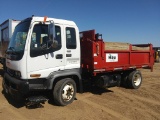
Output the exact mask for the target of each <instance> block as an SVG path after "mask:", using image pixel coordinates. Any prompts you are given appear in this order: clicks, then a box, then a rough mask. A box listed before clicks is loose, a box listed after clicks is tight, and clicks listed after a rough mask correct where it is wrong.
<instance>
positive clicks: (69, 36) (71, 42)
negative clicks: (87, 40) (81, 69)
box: [66, 27, 77, 49]
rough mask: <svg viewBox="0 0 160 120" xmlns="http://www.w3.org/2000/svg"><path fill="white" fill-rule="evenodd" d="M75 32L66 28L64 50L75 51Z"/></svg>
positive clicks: (73, 29)
mask: <svg viewBox="0 0 160 120" xmlns="http://www.w3.org/2000/svg"><path fill="white" fill-rule="evenodd" d="M76 47H77V44H76V31H75V28H71V27H66V48H67V49H76Z"/></svg>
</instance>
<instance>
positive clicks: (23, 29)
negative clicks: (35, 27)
mask: <svg viewBox="0 0 160 120" xmlns="http://www.w3.org/2000/svg"><path fill="white" fill-rule="evenodd" d="M30 22H31V21H30V20H27V21H23V22H21V23H20V24H18V25H17V26H16V28H15V30H14V33H13V35H12V38H11V41H10V43H9V46H8V49H7V52H6V54H7V56H8V55H9V54H10V55H16V56H15V58H14V60H20V59H21V58H22V56H23V53H24V48H25V44H26V39H27V35H28V30H29V26H30ZM7 58H8V57H7ZM10 59H12V58H10Z"/></svg>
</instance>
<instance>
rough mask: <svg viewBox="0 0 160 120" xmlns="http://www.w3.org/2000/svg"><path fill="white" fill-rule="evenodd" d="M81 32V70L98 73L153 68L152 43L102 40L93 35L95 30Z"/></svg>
mask: <svg viewBox="0 0 160 120" xmlns="http://www.w3.org/2000/svg"><path fill="white" fill-rule="evenodd" d="M81 34H83V35H81V36H82V38H81V59H82V61H81V62H82V69H83V70H87V71H89V72H91V73H98V72H110V71H117V70H129V69H136V68H143V67H149V68H151V69H152V68H153V64H154V56H153V51H152V44H144V45H131V44H129V43H115V42H103V40H102V39H97V37H95V36H96V34H95V30H91V31H84V32H82V33H81ZM89 34H90V35H89Z"/></svg>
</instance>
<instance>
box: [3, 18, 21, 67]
mask: <svg viewBox="0 0 160 120" xmlns="http://www.w3.org/2000/svg"><path fill="white" fill-rule="evenodd" d="M19 22H20V21H19V20H14V19H8V20H6V21H4V22H3V23H2V24H0V62H1V63H2V64H3V67H4V68H5V52H6V50H7V48H8V44H9V41H10V40H11V37H12V34H13V32H14V29H15V27H16V25H17V24H18V23H19Z"/></svg>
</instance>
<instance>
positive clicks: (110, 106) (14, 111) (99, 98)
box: [0, 63, 160, 120]
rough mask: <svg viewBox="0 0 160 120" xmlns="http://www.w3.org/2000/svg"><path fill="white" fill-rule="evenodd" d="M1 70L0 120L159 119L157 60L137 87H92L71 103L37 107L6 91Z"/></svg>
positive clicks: (159, 73)
mask: <svg viewBox="0 0 160 120" xmlns="http://www.w3.org/2000/svg"><path fill="white" fill-rule="evenodd" d="M0 68H1V67H0ZM1 69H2V68H1ZM0 71H1V72H0V73H1V77H0V91H1V92H0V120H29V119H32V120H119V119H120V120H160V63H155V65H154V71H153V72H150V70H148V69H142V70H141V71H142V75H143V83H142V85H141V87H140V88H139V89H138V90H132V89H126V88H121V87H113V88H109V89H108V90H103V91H102V90H96V89H94V90H93V89H92V90H90V91H88V92H85V93H83V94H77V100H75V101H74V102H73V103H72V104H70V105H68V106H65V107H60V106H55V105H53V104H52V103H50V102H46V103H45V104H44V108H36V109H27V108H26V107H25V105H24V104H22V103H18V102H14V101H13V100H11V99H9V98H7V97H5V96H4V95H3V93H2V85H1V84H2V73H3V72H2V70H0Z"/></svg>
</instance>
